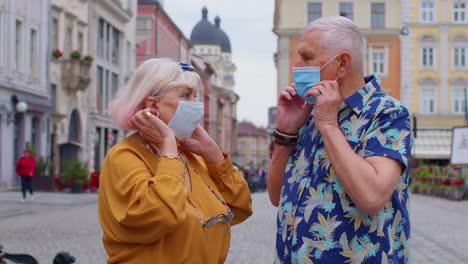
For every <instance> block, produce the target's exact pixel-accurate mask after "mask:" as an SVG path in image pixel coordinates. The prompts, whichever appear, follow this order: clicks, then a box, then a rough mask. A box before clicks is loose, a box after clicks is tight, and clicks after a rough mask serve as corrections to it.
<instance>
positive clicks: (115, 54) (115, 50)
mask: <svg viewBox="0 0 468 264" xmlns="http://www.w3.org/2000/svg"><path fill="white" fill-rule="evenodd" d="M119 42H120V32H119V31H118V30H117V29H115V28H112V63H113V64H115V65H117V64H119V51H120V50H119Z"/></svg>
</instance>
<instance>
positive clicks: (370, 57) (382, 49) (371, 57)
mask: <svg viewBox="0 0 468 264" xmlns="http://www.w3.org/2000/svg"><path fill="white" fill-rule="evenodd" d="M368 52H369V53H368V61H369V62H368V63H369V72H370V73H376V74H378V75H379V76H382V77H386V76H388V65H389V56H388V54H389V48H388V46H387V45H384V46H371V47H369V49H368ZM374 53H383V65H382V71H376V72H374V63H375V61H374Z"/></svg>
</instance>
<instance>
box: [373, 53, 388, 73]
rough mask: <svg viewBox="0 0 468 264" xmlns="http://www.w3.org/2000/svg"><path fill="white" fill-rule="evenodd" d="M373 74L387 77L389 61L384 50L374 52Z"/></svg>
mask: <svg viewBox="0 0 468 264" xmlns="http://www.w3.org/2000/svg"><path fill="white" fill-rule="evenodd" d="M371 57H372V61H371V65H372V72H373V73H376V74H379V75H382V76H384V75H387V60H386V56H385V51H384V50H378V51H372V53H371Z"/></svg>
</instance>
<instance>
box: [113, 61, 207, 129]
mask: <svg viewBox="0 0 468 264" xmlns="http://www.w3.org/2000/svg"><path fill="white" fill-rule="evenodd" d="M180 86H188V87H190V88H194V89H198V90H199V89H200V88H201V80H200V76H198V74H197V73H195V72H193V71H182V70H181V66H180V64H179V62H176V61H174V60H172V59H166V58H163V59H150V60H147V61H145V62H144V63H143V64H141V65H140V66H138V68H137V69H136V70H135V73H134V74H133V76H132V77H131V78H130V80H129V81H128V84H127V85H126V86H124V87H122V88H121V89H120V90H119V92H118V93H117V95H116V97H115V98H114V100H112V102H111V104H110V107H109V108H110V112H111V114H112V120H113V121H114V123H115V125H116V126H118V127H119V128H121V129H125V130H130V129H134V127H133V125H132V123H131V121H130V120H131V118H132V117H133V116H134V115H135V113H136V112H138V111H140V110H142V109H143V108H144V100H145V99H146V98H147V97H148V96H152V95H155V94H158V95H162V93H163V92H164V91H166V90H167V89H170V88H176V87H180Z"/></svg>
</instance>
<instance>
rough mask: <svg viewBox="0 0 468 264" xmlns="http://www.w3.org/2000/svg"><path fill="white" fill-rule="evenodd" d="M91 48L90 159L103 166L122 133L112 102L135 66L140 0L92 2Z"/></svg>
mask: <svg viewBox="0 0 468 264" xmlns="http://www.w3.org/2000/svg"><path fill="white" fill-rule="evenodd" d="M89 5H90V7H89V9H88V10H89V14H88V17H89V20H88V31H89V32H91V33H90V34H89V37H88V51H89V53H90V54H95V59H94V61H93V65H92V67H91V69H90V75H91V76H92V78H91V83H90V87H89V88H88V93H87V96H88V97H87V99H88V102H89V115H88V122H89V124H88V130H87V131H86V132H87V133H88V147H89V149H88V150H87V152H88V160H89V164H88V166H89V168H90V170H92V171H93V170H96V171H98V170H100V168H101V165H102V161H103V159H104V157H105V155H106V153H107V151H108V150H109V149H110V148H111V147H112V146H113V145H115V144H116V143H117V142H118V140H119V139H121V138H122V136H123V131H120V130H118V129H117V128H116V127H115V126H114V124H113V122H112V119H111V116H110V112H109V104H110V102H111V100H112V99H113V97H114V96H115V94H116V93H117V91H118V89H119V88H120V87H122V86H123V85H125V84H126V83H127V81H128V79H129V78H130V77H131V75H132V74H133V71H134V70H135V63H136V58H135V47H136V15H137V1H110V0H96V1H90V2H89Z"/></svg>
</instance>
